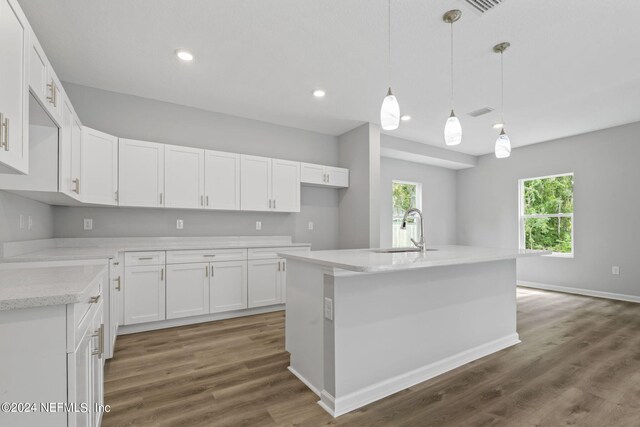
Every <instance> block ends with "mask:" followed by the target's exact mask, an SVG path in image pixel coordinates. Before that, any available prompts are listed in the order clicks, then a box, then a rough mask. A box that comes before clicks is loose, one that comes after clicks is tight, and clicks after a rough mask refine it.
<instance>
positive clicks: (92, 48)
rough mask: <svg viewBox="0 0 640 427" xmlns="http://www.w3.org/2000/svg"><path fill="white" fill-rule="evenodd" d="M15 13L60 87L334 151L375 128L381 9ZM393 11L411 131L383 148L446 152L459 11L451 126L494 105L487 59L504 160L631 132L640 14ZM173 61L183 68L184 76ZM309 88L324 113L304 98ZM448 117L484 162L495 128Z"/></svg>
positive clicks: (575, 3) (542, 8)
mask: <svg viewBox="0 0 640 427" xmlns="http://www.w3.org/2000/svg"><path fill="white" fill-rule="evenodd" d="M20 3H21V4H22V6H23V8H24V9H25V12H26V14H27V16H28V18H29V21H30V22H31V24H32V25H33V27H34V29H35V32H36V34H37V35H38V37H39V39H40V40H41V42H42V44H43V48H44V49H45V51H46V52H47V55H48V56H49V59H50V60H51V61H52V62H53V64H54V66H55V67H56V71H57V72H58V74H59V77H61V79H62V80H63V81H68V82H72V83H77V84H81V85H86V86H92V87H97V88H101V89H105V90H110V91H115V92H121V93H127V94H133V95H138V96H142V97H146V98H151V99H158V100H162V101H167V102H173V103H177V104H182V105H188V106H192V107H197V108H202V109H206V110H211V111H218V112H223V113H228V114H233V115H238V116H243V117H248V118H253V119H258V120H263V121H267V122H272V123H277V124H282V125H286V126H292V127H297V128H303V129H309V130H313V131H318V132H322V133H328V134H332V135H338V134H342V133H344V132H345V131H348V130H350V129H352V128H354V127H356V126H358V125H360V124H361V123H363V122H372V123H378V121H379V108H380V103H381V101H382V98H383V97H384V95H385V92H386V88H387V86H388V81H387V80H388V75H387V71H386V64H387V59H386V40H387V38H386V37H387V35H386V19H387V9H386V2H385V1H382V0H375V1H374V0H350V1H337V0H334V1H312V0H307V1H294V0H281V1H278V2H264V1H261V0H247V1H243V2H238V1H233V0H222V1H216V2H210V1H206V0H194V1H189V2H184V1H179V0H139V1H135V2H132V1H129V0H110V1H86V0H68V1H65V2H52V1H50V0H20ZM391 4H392V8H393V20H392V23H391V32H392V33H391V36H392V43H393V49H392V58H391V59H392V79H393V89H394V93H395V94H396V95H397V97H398V99H399V101H400V105H401V107H402V110H401V113H402V114H409V115H411V117H412V120H411V121H410V122H403V123H402V124H401V125H400V128H399V129H398V130H397V131H395V132H393V133H392V134H393V135H394V136H398V137H401V138H405V139H409V140H413V141H419V142H423V143H429V144H433V145H436V146H444V142H443V136H442V127H443V126H444V122H445V120H446V119H447V116H448V113H449V111H450V106H449V93H448V91H449V79H450V77H449V66H448V64H449V62H448V61H449V28H448V26H447V25H445V24H443V23H442V14H443V13H444V12H445V11H447V10H449V9H451V8H452V7H458V8H460V9H461V10H462V11H463V16H462V18H461V19H460V21H458V23H457V24H456V25H457V26H456V35H455V41H456V51H455V59H456V91H455V92H456V93H455V100H456V106H455V107H456V111H460V112H461V113H462V112H469V111H474V110H476V109H478V108H481V107H485V106H493V107H496V106H498V105H499V101H500V100H499V58H498V57H497V56H496V55H495V53H493V51H492V47H493V46H494V45H495V44H496V43H497V42H500V41H503V40H509V41H510V42H511V44H512V46H513V50H512V51H511V52H509V61H508V63H505V72H506V75H507V79H506V81H505V93H506V94H507V97H506V98H505V108H506V111H507V112H508V113H507V114H506V116H505V121H506V122H507V123H508V126H509V135H510V136H511V138H512V142H513V145H514V147H517V146H521V145H525V144H531V143H535V142H540V141H547V140H551V139H555V138H559V137H563V136H568V135H573V134H578V133H584V132H587V131H591V130H596V129H601V128H606V127H611V126H614V125H620V124H623V123H629V122H634V121H639V120H640V110H638V108H636V106H637V99H638V98H639V97H640V79H638V77H637V70H638V69H639V68H640V50H639V49H637V46H636V41H637V40H639V39H640V26H638V25H637V22H639V21H640V2H631V1H626V2H623V1H618V2H613V1H611V2H602V1H585V0H566V1H561V2H560V1H557V0H536V1H515V0H514V1H504V2H502V4H500V5H499V6H497V7H495V8H493V9H492V10H491V11H490V12H487V13H484V14H481V15H478V14H475V13H473V12H471V11H470V10H469V8H468V7H465V5H464V4H462V2H451V1H450V0H449V1H445V0H433V1H421V2H420V1H412V2H406V1H405V2H403V1H392V3H391ZM114 29H117V30H115V31H114ZM79 35H81V36H79ZM177 48H188V49H190V50H191V51H193V53H194V54H195V60H194V61H192V62H190V63H183V62H180V61H179V60H178V59H177V58H176V56H175V54H174V52H175V49H177ZM318 87H321V88H322V89H324V90H326V93H327V94H326V96H325V97H324V98H322V99H317V98H314V97H313V95H312V91H313V90H314V89H316V88H318ZM460 117H461V121H462V126H463V129H464V134H463V142H462V144H460V145H459V146H457V147H456V148H455V150H458V151H461V152H464V153H467V154H472V155H478V154H484V153H490V152H492V151H493V144H494V142H495V138H496V133H495V130H494V129H493V128H492V125H493V124H494V123H495V122H496V121H498V120H499V115H498V113H497V112H496V111H494V112H492V113H490V114H486V115H483V116H481V117H477V118H472V117H467V116H466V115H465V116H464V117H463V116H462V115H461V116H460Z"/></svg>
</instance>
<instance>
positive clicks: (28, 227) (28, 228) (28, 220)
mask: <svg viewBox="0 0 640 427" xmlns="http://www.w3.org/2000/svg"><path fill="white" fill-rule="evenodd" d="M32 228H33V219H32V218H31V215H29V216H28V217H27V230H31V229H32Z"/></svg>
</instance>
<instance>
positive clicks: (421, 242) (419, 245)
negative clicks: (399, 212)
mask: <svg viewBox="0 0 640 427" xmlns="http://www.w3.org/2000/svg"><path fill="white" fill-rule="evenodd" d="M412 214H415V215H418V216H419V217H420V240H419V241H417V242H416V241H415V240H413V237H412V238H411V242H412V243H413V244H414V245H416V247H417V248H418V249H420V251H421V252H426V251H427V245H426V244H425V242H424V219H423V217H422V211H421V210H420V209H418V208H411V209H409V210H408V211H406V212H405V213H404V218H403V219H402V227H401V228H402V229H403V230H406V229H407V218H409V216H410V215H412Z"/></svg>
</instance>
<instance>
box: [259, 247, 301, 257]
mask: <svg viewBox="0 0 640 427" xmlns="http://www.w3.org/2000/svg"><path fill="white" fill-rule="evenodd" d="M300 251H303V252H308V251H309V247H308V246H293V247H279V248H253V249H249V254H248V259H270V258H278V253H280V252H300Z"/></svg>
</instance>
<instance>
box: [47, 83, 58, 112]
mask: <svg viewBox="0 0 640 427" xmlns="http://www.w3.org/2000/svg"><path fill="white" fill-rule="evenodd" d="M47 89H49V92H51V95H49V96H47V101H49V104H51V105H53V106H54V107H55V106H56V104H55V96H56V95H55V93H56V89H55V83H53V79H51V83H49V84H48V85H47Z"/></svg>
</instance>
